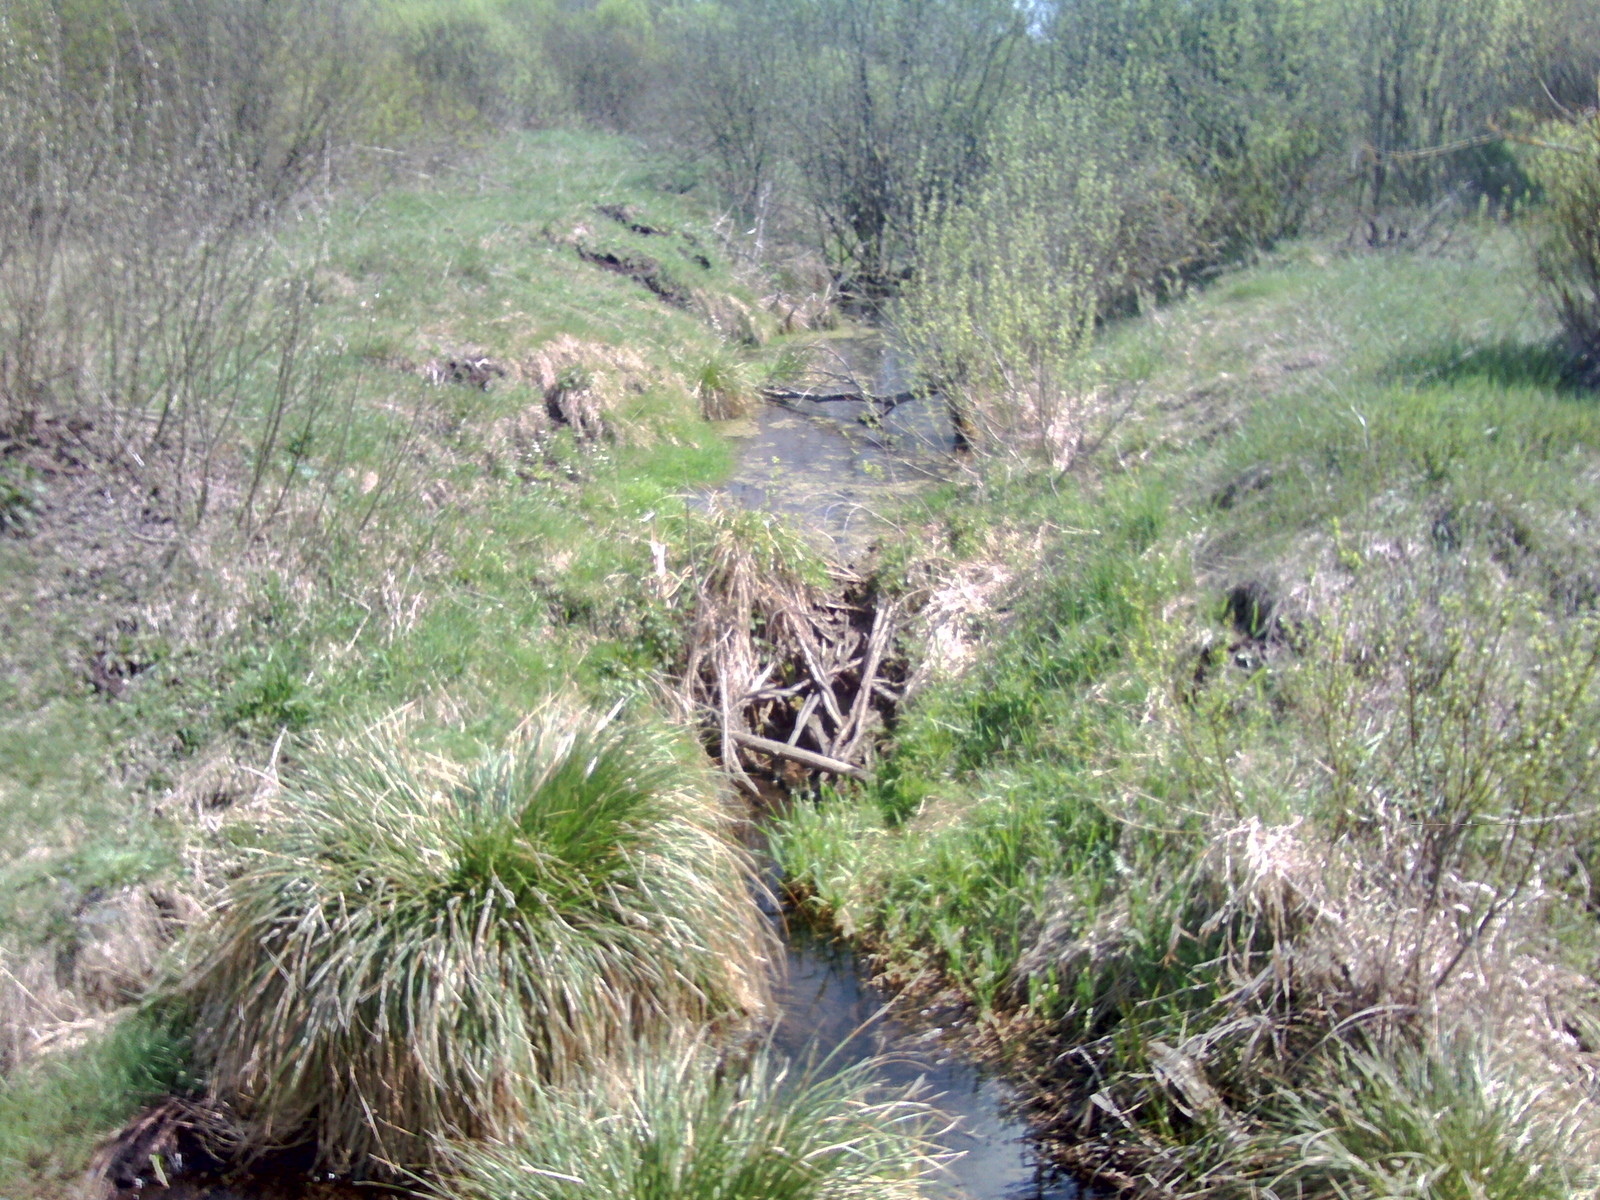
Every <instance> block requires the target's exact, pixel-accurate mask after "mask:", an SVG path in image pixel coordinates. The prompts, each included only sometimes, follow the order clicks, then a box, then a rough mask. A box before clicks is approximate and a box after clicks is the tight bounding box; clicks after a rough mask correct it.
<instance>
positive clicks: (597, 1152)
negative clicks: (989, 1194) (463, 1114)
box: [452, 1045, 939, 1200]
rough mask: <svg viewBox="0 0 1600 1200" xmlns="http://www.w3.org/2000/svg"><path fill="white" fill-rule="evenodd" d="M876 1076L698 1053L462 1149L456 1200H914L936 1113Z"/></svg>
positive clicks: (646, 1065) (861, 1068) (547, 1105)
mask: <svg viewBox="0 0 1600 1200" xmlns="http://www.w3.org/2000/svg"><path fill="white" fill-rule="evenodd" d="M877 1072H878V1064H877V1063H875V1062H872V1061H867V1062H863V1063H858V1064H855V1065H852V1066H850V1067H847V1068H846V1069H844V1070H842V1071H839V1072H837V1073H834V1074H822V1073H813V1072H811V1071H799V1070H796V1069H795V1068H793V1067H792V1066H791V1065H790V1064H788V1063H787V1062H786V1061H784V1060H782V1059H780V1058H778V1056H777V1055H776V1054H775V1053H773V1052H772V1051H770V1050H768V1049H762V1050H759V1051H758V1052H757V1053H755V1054H754V1055H753V1056H752V1057H751V1058H750V1059H749V1060H748V1061H746V1062H734V1063H727V1062H718V1061H717V1060H716V1058H715V1057H714V1056H712V1055H711V1054H709V1053H708V1052H707V1050H706V1048H705V1047H704V1046H701V1045H690V1046H688V1047H687V1048H685V1049H681V1050H676V1051H673V1052H671V1053H667V1054H663V1055H659V1056H657V1057H655V1058H654V1059H651V1060H645V1061H638V1062H634V1063H632V1064H629V1066H628V1068H627V1070H626V1071H625V1072H624V1073H619V1074H617V1075H614V1076H606V1077H599V1078H595V1079H591V1080H589V1081H588V1082H586V1084H585V1085H584V1086H582V1087H579V1088H576V1089H572V1090H569V1091H564V1092H561V1093H559V1094H555V1093H551V1094H548V1095H546V1096H544V1097H543V1098H542V1099H541V1101H540V1103H539V1104H538V1106H537V1107H536V1108H535V1110H534V1112H533V1114H532V1116H531V1118H530V1120H529V1122H528V1128H527V1130H526V1132H525V1133H524V1134H523V1136H522V1137H520V1138H519V1139H517V1140H515V1141H512V1142H509V1143H499V1144H494V1145H489V1146H474V1147H469V1148H466V1150H465V1152H464V1154H463V1155H462V1160H461V1164H460V1166H459V1168H458V1169H457V1171H456V1178H455V1179H454V1180H452V1185H453V1187H452V1194H453V1195H457V1196H460V1197H461V1198H462V1200H617V1198H620V1197H626V1198H627V1200H913V1198H914V1197H917V1196H921V1195H922V1194H923V1190H922V1187H921V1185H920V1182H919V1181H920V1180H921V1179H922V1178H923V1177H924V1176H927V1175H929V1174H931V1173H932V1172H933V1171H934V1170H935V1169H936V1168H937V1166H938V1163H939V1158H938V1156H937V1154H936V1151H935V1149H934V1147H933V1145H932V1144H931V1139H930V1134H931V1132H932V1128H933V1125H934V1122H935V1120H936V1119H937V1114H936V1113H935V1111H934V1110H933V1109H931V1108H930V1107H929V1106H928V1105H927V1104H925V1103H923V1102H921V1101H920V1100H917V1099H915V1098H914V1097H912V1096H910V1095H908V1094H905V1093H895V1092H891V1091H886V1090H885V1089H884V1088H883V1087H882V1086H881V1084H880V1083H879V1082H878V1079H877V1077H876V1076H877Z"/></svg>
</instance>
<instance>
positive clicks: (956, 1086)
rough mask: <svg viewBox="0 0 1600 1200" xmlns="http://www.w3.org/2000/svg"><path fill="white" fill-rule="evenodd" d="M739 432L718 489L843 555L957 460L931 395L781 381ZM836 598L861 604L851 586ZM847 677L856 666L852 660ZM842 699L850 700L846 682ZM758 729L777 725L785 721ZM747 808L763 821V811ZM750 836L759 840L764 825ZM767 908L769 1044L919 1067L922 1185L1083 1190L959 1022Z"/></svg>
mask: <svg viewBox="0 0 1600 1200" xmlns="http://www.w3.org/2000/svg"><path fill="white" fill-rule="evenodd" d="M829 347H830V350H831V352H832V357H834V358H836V359H837V360H838V363H839V367H840V369H839V371H838V372H837V373H836V374H835V376H834V378H835V379H836V380H841V381H842V382H843V384H844V385H845V386H844V387H841V388H839V389H838V390H839V391H844V390H854V391H856V392H859V393H863V394H864V395H878V396H891V395H897V394H898V395H901V396H903V395H904V389H905V383H904V380H903V379H902V378H901V377H900V374H899V371H898V366H897V364H896V363H895V361H894V359H893V358H892V356H891V355H889V354H887V353H885V352H884V350H883V349H882V348H881V344H880V343H878V342H877V341H876V340H875V339H870V338H859V339H848V340H844V339H839V340H835V341H833V342H831V343H830V344H829ZM795 390H800V389H795ZM884 408H887V411H883V410H884ZM735 436H737V437H739V438H740V439H741V445H740V449H739V452H738V458H737V464H736V467H735V470H734V473H733V475H732V477H731V478H730V480H729V481H728V483H727V484H725V485H724V487H723V488H722V489H721V495H722V496H723V497H725V498H726V499H727V500H731V501H733V502H735V503H738V504H741V505H743V506H745V507H749V508H756V509H760V510H764V511H768V512H772V513H776V514H778V515H781V516H784V517H786V518H789V519H790V520H791V521H793V522H794V523H795V524H797V525H798V526H800V527H801V528H803V529H806V530H809V531H811V532H812V533H814V534H816V535H819V537H820V538H823V539H826V541H827V542H829V543H831V549H832V551H833V553H834V556H835V557H836V558H837V559H839V560H841V561H843V562H846V563H851V562H854V561H857V560H859V559H861V558H862V557H864V556H865V554H866V553H867V552H868V551H869V549H870V547H871V545H872V543H873V542H874V541H875V540H877V539H879V538H881V537H883V536H884V535H885V534H886V533H887V532H890V531H891V529H892V527H890V526H888V525H887V524H886V523H884V522H883V521H882V520H881V518H880V516H879V512H880V511H881V510H882V509H884V508H886V507H888V506H889V504H890V503H891V502H893V501H897V500H901V499H904V498H906V497H907V496H908V495H910V494H913V493H915V491H917V490H919V489H921V488H923V487H926V486H928V485H929V484H930V483H931V482H937V481H939V480H942V479H946V478H949V477H950V476H951V475H952V474H953V473H954V470H955V460H954V457H953V456H954V454H955V452H956V448H957V444H958V439H957V437H956V434H955V431H954V429H953V428H952V426H951V423H950V419H949V416H948V413H947V412H946V409H945V406H944V403H943V402H942V400H941V399H940V398H938V397H937V396H922V397H913V398H910V399H901V400H899V401H898V402H896V403H893V404H892V405H888V406H884V405H874V404H873V403H872V401H871V400H869V399H863V400H860V401H852V400H841V399H838V398H837V392H835V394H834V395H833V396H832V397H830V398H829V399H828V400H826V401H821V402H819V401H808V400H806V399H803V398H793V397H792V396H788V395H786V396H785V398H784V399H783V400H782V402H781V403H780V402H768V403H766V404H764V405H763V406H762V409H761V411H759V412H758V413H756V415H755V416H754V417H753V418H752V419H751V420H749V421H748V422H746V423H744V426H743V428H739V429H736V430H735ZM840 602H841V603H844V604H854V605H857V606H861V605H863V604H864V600H863V598H862V597H861V596H859V595H852V594H846V595H844V596H842V597H840ZM877 616H878V614H877V612H867V613H865V614H864V615H863V616H862V617H861V618H859V619H858V624H863V625H873V624H876V618H877ZM847 678H852V679H853V680H858V679H859V672H857V674H856V676H854V677H847ZM842 699H843V700H844V701H846V702H848V700H849V696H848V695H846V696H844V697H843V698H842ZM889 715H890V716H891V717H892V713H891V714H889ZM761 732H768V733H771V734H772V735H774V736H775V737H782V736H783V734H784V732H785V731H784V730H782V729H770V730H763V731H761ZM785 782H787V783H788V785H789V786H790V787H791V788H793V787H794V786H795V785H796V782H797V781H796V780H795V778H793V777H792V776H791V777H790V778H788V779H787V780H786V781H785ZM762 791H763V792H764V793H765V795H764V797H763V799H762V801H758V802H757V804H756V808H757V810H758V812H760V811H762V810H764V809H766V808H768V806H769V805H770V804H771V803H777V804H780V805H781V804H782V803H785V802H794V803H805V802H806V801H805V800H803V799H791V800H787V801H786V800H785V799H784V798H783V795H782V793H781V791H780V790H778V789H777V788H776V786H774V787H773V788H772V790H770V791H769V790H768V788H767V787H766V786H765V785H764V786H762ZM756 819H757V822H758V824H759V823H760V820H761V818H760V817H759V816H758V817H757V818H756ZM756 837H757V840H758V841H759V838H760V834H759V832H757V834H756ZM758 851H759V846H758ZM769 882H770V884H771V887H772V892H773V894H775V895H780V896H781V895H782V894H783V888H782V884H781V881H780V880H776V879H773V880H771V881H769ZM768 915H769V918H770V919H771V920H772V921H773V922H774V925H775V927H776V929H777V931H778V934H779V936H780V938H781V940H782V942H783V945H784V948H785V958H786V962H785V972H784V977H783V979H782V980H781V981H780V982H779V986H778V988H777V1004H778V1016H777V1018H776V1025H775V1029H774V1031H773V1039H774V1041H775V1043H776V1045H777V1046H778V1048H779V1049H781V1050H783V1051H785V1052H787V1053H788V1054H790V1055H791V1056H793V1057H794V1058H795V1059H796V1060H797V1061H801V1062H804V1061H807V1060H808V1059H814V1060H817V1061H821V1060H823V1059H824V1058H826V1059H827V1060H828V1062H829V1064H830V1065H831V1066H832V1067H835V1068H838V1069H843V1068H845V1067H847V1066H850V1065H852V1064H855V1063H859V1062H861V1061H863V1060H865V1059H868V1058H880V1059H883V1060H885V1066H884V1069H883V1072H882V1073H883V1076H884V1078H885V1081H886V1082H887V1083H888V1084H890V1085H891V1086H909V1085H911V1084H913V1083H916V1082H918V1081H921V1083H922V1084H923V1085H924V1087H925V1088H926V1089H927V1091H928V1092H929V1093H930V1094H931V1095H932V1097H933V1102H934V1104H935V1105H936V1106H937V1107H938V1108H939V1109H940V1111H941V1112H943V1113H945V1114H946V1115H947V1116H948V1117H949V1118H950V1119H951V1124H950V1127H949V1128H948V1130H946V1132H945V1133H944V1134H943V1135H942V1136H941V1137H940V1138H939V1141H940V1142H941V1143H942V1145H943V1147H944V1148H945V1149H946V1150H948V1151H951V1152H952V1153H954V1154H956V1155H958V1157H955V1158H954V1159H953V1160H952V1161H951V1163H950V1164H949V1165H948V1166H947V1167H946V1168H945V1170H944V1172H943V1173H942V1175H941V1176H940V1177H938V1178H935V1179H934V1180H932V1181H931V1182H930V1184H929V1186H928V1189H927V1191H928V1195H929V1196H930V1197H932V1198H934V1200H1091V1197H1092V1195H1093V1194H1092V1193H1091V1192H1089V1191H1088V1190H1087V1189H1085V1188H1083V1187H1081V1186H1080V1185H1079V1184H1078V1183H1077V1182H1076V1181H1074V1180H1072V1179H1070V1178H1067V1177H1064V1176H1062V1175H1061V1174H1060V1173H1058V1172H1056V1171H1053V1170H1052V1169H1050V1168H1049V1167H1048V1166H1047V1165H1046V1164H1045V1163H1044V1162H1042V1161H1041V1159H1040V1156H1039V1153H1038V1146H1037V1143H1036V1141H1035V1139H1034V1138H1033V1137H1032V1136H1031V1134H1030V1131H1029V1127H1028V1124H1027V1122H1026V1120H1025V1119H1024V1118H1023V1116H1022V1115H1021V1113H1020V1112H1018V1111H1017V1105H1016V1101H1015V1097H1014V1096H1013V1095H1012V1093H1011V1090H1010V1089H1009V1088H1008V1087H1007V1086H1006V1085H1005V1083H1004V1082H1003V1081H1001V1080H1000V1079H998V1078H996V1077H995V1076H994V1075H992V1074H990V1073H988V1072H986V1071H984V1070H983V1069H981V1068H980V1067H979V1066H978V1065H977V1064H976V1063H974V1062H973V1061H972V1060H971V1059H970V1058H967V1057H965V1056H963V1055H962V1054H961V1053H960V1051H959V1050H958V1049H957V1042H958V1039H957V1038H956V1037H954V1036H952V1034H953V1033H954V1032H955V1031H951V1030H947V1029H945V1028H942V1027H939V1026H938V1025H936V1024H935V1023H934V1022H935V1018H929V1017H926V1016H925V1015H924V1014H921V1013H915V1012H907V1011H905V1010H904V1006H901V1005H897V1004H896V1003H895V1002H894V999H893V997H892V996H891V995H889V993H887V992H886V991H884V990H883V989H881V988H879V987H877V986H875V985H874V983H873V982H872V972H871V970H870V969H869V967H868V965H867V964H866V963H865V962H863V961H862V960H861V958H860V957H859V956H858V955H856V954H855V953H853V952H852V951H851V950H850V948H849V947H848V946H846V945H844V944H843V943H840V942H834V941H828V940H826V939H825V938H824V937H823V936H822V935H821V934H819V933H817V932H816V931H814V930H812V929H810V928H809V927H807V926H806V925H804V924H803V923H802V922H800V921H798V920H794V921H791V920H789V915H790V914H789V913H788V912H787V911H786V910H785V909H783V908H782V907H778V906H774V907H773V908H772V909H771V911H770V912H769V914H768ZM919 1018H921V1019H919Z"/></svg>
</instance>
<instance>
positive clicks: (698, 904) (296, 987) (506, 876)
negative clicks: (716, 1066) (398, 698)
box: [185, 713, 770, 1175]
mask: <svg viewBox="0 0 1600 1200" xmlns="http://www.w3.org/2000/svg"><path fill="white" fill-rule="evenodd" d="M285 797H286V810H285V814H284V816H283V817H282V818H281V819H280V820H279V821H278V822H277V824H276V826H275V828H273V829H272V831H271V833H270V835H269V837H268V838H267V840H266V842H265V844H264V845H262V846H261V847H260V848H259V849H258V850H256V851H254V852H253V853H252V854H251V855H250V856H249V857H248V859H247V861H246V863H245V866H244V869H243V870H242V872H241V873H240V875H239V876H238V878H237V879H235V880H234V881H233V883H232V884H231V886H230V887H229V888H228V891H227V894H226V897H225V902H224V904H223V906H222V908H221V910H220V912H219V914H218V916H217V918H216V920H215V921H214V922H213V924H212V925H211V927H210V928H209V929H208V930H206V931H205V937H204V938H202V940H201V941H200V944H199V949H198V951H197V954H196V956H195V959H194V963H193V965H192V967H191V969H190V971H189V974H188V977H187V980H186V983H185V991H186V993H187V995H188V996H189V997H190V999H191V1000H192V1001H193V1003H194V1004H195V1006H196V1008H197V1011H198V1020H197V1034H196V1052H197V1057H198V1060H199V1062H200V1063H201V1064H202V1066H203V1067H204V1068H205V1069H206V1071H207V1072H208V1074H209V1078H210V1079H211V1081H212V1088H213V1091H214V1093H215V1095H216V1097H217V1098H218V1099H219V1100H220V1101H222V1102H224V1103H226V1104H228V1105H229V1106H230V1107H232V1108H233V1109H235V1110H236V1111H237V1112H238V1113H239V1116H240V1118H241V1119H242V1120H243V1121H244V1123H245V1125H246V1127H247V1130H248V1133H249V1137H250V1140H251V1142H252V1143H253V1144H254V1145H256V1146H258V1147H267V1146H271V1145H274V1144H278V1143H283V1142H293V1141H297V1140H299V1139H302V1138H305V1137H307V1136H308V1135H309V1136H311V1137H314V1138H315V1141H316V1145H317V1149H318V1153H319V1159H320V1161H321V1162H322V1163H323V1164H324V1165H326V1166H328V1167H329V1168H330V1169H333V1170H337V1171H340V1172H358V1173H366V1174H377V1175H382V1174H385V1173H392V1172H394V1171H398V1170H402V1169H406V1168H411V1167H417V1166H422V1165H426V1164H428V1163H430V1162H432V1161H434V1160H435V1158H436V1155H437V1153H438V1142H439V1139H441V1138H450V1139H479V1138H488V1137H500V1136H505V1135H509V1134H510V1133H512V1132H514V1131H515V1130H516V1129H517V1128H518V1127H519V1126H520V1124H521V1123H522V1122H523V1121H524V1120H525V1119H526V1118H527V1116H528V1113H529V1109H528V1099H527V1097H528V1095H529V1091H530V1089H532V1088H536V1087H538V1086H541V1085H545V1084H556V1085H561V1084H565V1083H569V1082H571V1081H572V1080H573V1079H575V1078H577V1077H581V1076H583V1075H585V1074H586V1073H588V1072H590V1071H592V1070H594V1069H596V1068H597V1067H598V1066H599V1065H600V1064H601V1063H603V1062H604V1061H606V1060H609V1059H612V1058H615V1057H616V1056H619V1055H624V1054H627V1053H629V1052H631V1050H632V1048H633V1047H634V1046H635V1045H636V1043H637V1042H638V1041H639V1040H640V1039H645V1038H650V1037H654V1036H658V1035H664V1034H668V1033H671V1032H673V1031H675V1030H677V1029H679V1028H681V1027H684V1026H699V1025H701V1024H703V1023H705V1022H708V1021H712V1020H716V1019H719V1018H733V1017H738V1016H740V1015H741V1014H745V1013H748V1012H750V1011H752V1010H755V1009H757V1008H759V1007H760V1006H761V1005H762V1004H763V1003H764V1001H765V991H766V986H767V983H766V979H767V970H768V957H769V955H768V941H769V938H770V934H769V932H768V930H767V928H766V926H765V924H764V922H763V920H762V918H761V915H760V912H759V910H758V908H757V906H756V905H755V904H754V903H753V901H752V899H751V890H750V878H751V870H750V864H749V862H748V860H747V859H746V857H745V855H744V854H743V852H742V851H740V850H739V849H737V848H736V847H735V846H734V845H733V844H732V843H731V841H730V840H729V838H728V828H727V817H726V815H725V813H724V811H723V809H722V807H721V804H720V801H719V800H718V798H717V796H716V794H715V790H714V788H713V786H712V784H711V782H710V780H709V778H708V776H707V775H706V774H705V773H704V772H703V771H702V770H701V769H699V768H697V767H694V766H692V765H690V764H688V763H687V762H686V761H685V760H683V759H682V758H680V757H679V756H678V754H677V752H676V748H675V747H674V746H673V745H672V744H671V742H670V740H669V739H667V738H666V737H665V735H664V734H662V733H660V732H657V731H654V730H650V729H643V728H634V727H625V726H623V725H622V724H620V723H617V722H614V721H610V720H607V719H597V718H596V717H594V716H592V715H588V714H584V713H547V714H544V715H541V716H539V717H538V718H535V719H532V720H530V721H529V722H528V723H527V724H526V726H525V727H524V728H523V729H522V730H521V731H520V732H519V733H518V734H517V736H516V737H515V738H513V739H512V741H511V742H510V743H509V744H508V745H507V746H506V748H505V749H503V750H499V751H495V752H492V753H488V754H485V755H484V756H483V757H481V758H480V759H479V760H478V761H476V762H474V763H472V764H469V765H466V766H462V765H459V764H456V763H453V762H448V761H444V760H441V759H438V758H435V757H432V756H429V755H425V754H422V753H420V752H419V751H417V750H416V749H415V748H414V747H413V746H412V745H411V743H410V741H409V740H408V737H407V734H406V730H405V728H404V726H403V725H401V724H398V723H390V724H388V725H386V726H381V727H379V728H376V729H373V730H370V731H368V732H366V733H363V734H361V735H357V736H354V737H351V738H348V739H345V740H340V741H332V740H330V741H324V742H321V743H319V744H317V745H315V746H314V747H313V752H312V754H311V756H310V759H309V761H308V764H307V766H306V767H305V769H304V771H303V773H302V774H301V776H300V778H299V779H298V780H297V781H295V782H293V783H292V784H291V785H289V786H288V787H287V788H286V792H285Z"/></svg>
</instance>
